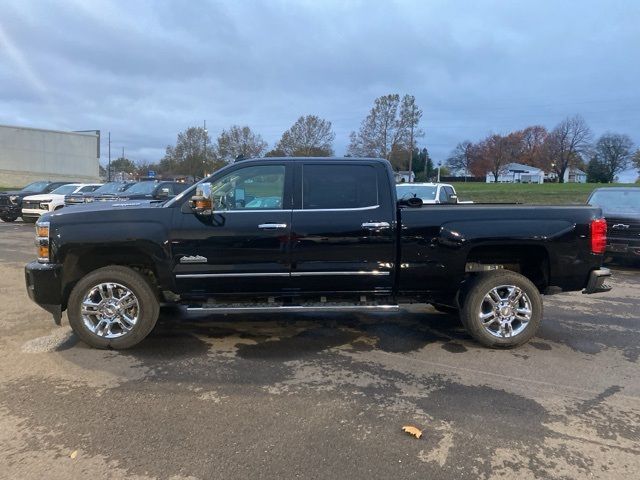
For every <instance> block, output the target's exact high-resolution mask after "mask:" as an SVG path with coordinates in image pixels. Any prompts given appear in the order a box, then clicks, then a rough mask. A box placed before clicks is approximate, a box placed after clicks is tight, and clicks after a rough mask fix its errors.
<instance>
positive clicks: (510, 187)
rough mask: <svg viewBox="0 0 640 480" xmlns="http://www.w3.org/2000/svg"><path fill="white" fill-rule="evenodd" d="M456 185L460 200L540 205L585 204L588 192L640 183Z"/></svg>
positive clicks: (458, 183) (459, 183)
mask: <svg viewBox="0 0 640 480" xmlns="http://www.w3.org/2000/svg"><path fill="white" fill-rule="evenodd" d="M453 186H454V187H455V189H456V192H458V197H459V198H460V200H473V201H474V202H476V203H529V204H540V205H562V204H565V205H566V204H575V205H578V204H584V203H585V202H586V201H587V198H588V197H589V194H590V193H591V192H592V191H593V190H594V189H596V188H600V187H624V186H636V187H637V186H638V185H637V184H623V183H616V184H606V185H605V184H596V183H544V184H542V185H538V184H530V183H464V182H457V183H454V184H453Z"/></svg>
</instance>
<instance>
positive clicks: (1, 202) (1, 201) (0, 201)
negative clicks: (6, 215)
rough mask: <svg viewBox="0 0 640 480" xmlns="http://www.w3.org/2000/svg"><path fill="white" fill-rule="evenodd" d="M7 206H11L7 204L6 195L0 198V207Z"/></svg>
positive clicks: (7, 197)
mask: <svg viewBox="0 0 640 480" xmlns="http://www.w3.org/2000/svg"><path fill="white" fill-rule="evenodd" d="M7 205H11V203H10V202H9V196H8V195H2V196H0V206H7Z"/></svg>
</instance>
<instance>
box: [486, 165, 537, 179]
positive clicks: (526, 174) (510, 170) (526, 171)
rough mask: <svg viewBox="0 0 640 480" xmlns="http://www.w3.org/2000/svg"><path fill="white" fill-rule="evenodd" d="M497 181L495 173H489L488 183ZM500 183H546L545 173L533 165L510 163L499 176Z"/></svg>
mask: <svg viewBox="0 0 640 480" xmlns="http://www.w3.org/2000/svg"><path fill="white" fill-rule="evenodd" d="M495 181H496V178H495V176H494V175H493V173H491V172H487V177H486V182H487V183H495ZM498 183H544V172H543V171H542V170H540V169H539V168H536V167H532V166H531V165H523V164H521V163H508V164H507V165H505V166H504V167H503V169H502V171H501V172H500V175H498Z"/></svg>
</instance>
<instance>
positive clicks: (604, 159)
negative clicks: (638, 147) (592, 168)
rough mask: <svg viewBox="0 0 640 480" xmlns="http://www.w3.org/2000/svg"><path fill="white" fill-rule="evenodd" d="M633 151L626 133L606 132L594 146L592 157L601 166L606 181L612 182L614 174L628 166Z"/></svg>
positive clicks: (631, 143)
mask: <svg viewBox="0 0 640 480" xmlns="http://www.w3.org/2000/svg"><path fill="white" fill-rule="evenodd" d="M632 151H633V141H632V140H631V138H630V137H629V136H628V135H621V134H618V133H610V132H607V133H605V134H604V135H602V136H601V137H600V138H599V139H598V141H597V142H596V146H595V151H594V153H595V155H594V159H595V160H596V162H597V163H598V164H599V165H600V166H601V167H602V170H603V173H605V175H606V181H607V182H609V183H612V182H613V181H614V180H615V178H616V174H618V173H620V172H622V171H623V170H625V169H627V168H628V167H629V164H630V163H631V162H630V161H631V156H632Z"/></svg>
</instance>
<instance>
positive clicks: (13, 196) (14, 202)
mask: <svg viewBox="0 0 640 480" xmlns="http://www.w3.org/2000/svg"><path fill="white" fill-rule="evenodd" d="M19 198H20V197H19V196H18V195H11V196H10V197H9V200H10V201H11V203H13V204H16V203H18V199H19Z"/></svg>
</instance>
